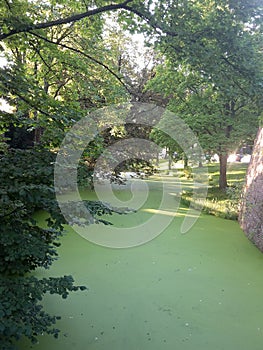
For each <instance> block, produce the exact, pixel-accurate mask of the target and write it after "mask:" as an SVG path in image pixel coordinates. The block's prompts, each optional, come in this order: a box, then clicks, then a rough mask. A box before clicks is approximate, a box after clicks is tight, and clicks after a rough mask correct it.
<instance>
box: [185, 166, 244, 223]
mask: <svg viewBox="0 0 263 350" xmlns="http://www.w3.org/2000/svg"><path fill="white" fill-rule="evenodd" d="M247 166H248V165H247V164H242V163H234V164H229V165H228V171H227V181H228V186H229V187H228V189H227V190H226V191H221V190H220V189H219V186H218V181H219V164H208V166H207V168H208V173H209V187H208V193H207V198H206V201H205V203H204V205H203V203H202V205H203V211H204V212H205V213H207V214H211V215H215V216H218V217H222V218H224V219H232V220H236V219H237V218H238V210H239V201H240V196H241V192H242V186H243V183H244V181H245V176H246V171H247ZM182 203H184V204H185V205H187V206H188V205H189V204H190V203H192V204H193V205H194V206H195V207H196V208H198V207H200V203H193V199H192V192H191V191H185V192H184V193H183V195H182Z"/></svg>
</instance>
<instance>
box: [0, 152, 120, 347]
mask: <svg viewBox="0 0 263 350" xmlns="http://www.w3.org/2000/svg"><path fill="white" fill-rule="evenodd" d="M54 160H55V154H54V153H53V152H50V151H49V150H48V149H43V148H39V149H37V148H34V149H29V150H11V149H10V150H8V151H7V153H6V154H2V156H1V159H0V162H1V173H0V193H1V199H0V201H1V203H0V204H1V213H0V220H1V225H0V231H1V232H0V272H1V280H0V282H1V285H0V294H1V297H0V300H1V301H0V313H1V325H0V330H1V341H2V343H1V346H2V347H1V349H11V348H12V345H11V344H12V342H13V341H14V340H18V339H20V338H21V336H22V335H24V336H26V337H28V338H29V339H30V340H32V341H36V337H37V335H38V334H42V333H43V332H46V333H50V334H53V335H54V336H57V335H58V332H59V331H58V330H57V329H55V328H52V327H53V324H54V323H55V321H56V319H57V317H55V316H51V315H49V314H47V313H45V312H44V311H43V307H42V305H41V303H40V302H41V300H42V297H43V294H45V293H51V294H54V293H56V294H59V295H61V296H62V298H66V297H67V295H68V293H69V292H70V291H76V290H79V289H80V290H83V289H85V288H86V287H84V286H74V283H73V282H74V281H73V278H72V277H71V276H64V277H56V278H55V277H54V278H53V277H52V278H49V279H37V278H36V277H33V276H30V275H28V273H30V272H32V271H34V270H35V269H36V268H39V267H41V268H49V267H50V265H51V264H52V262H53V261H54V260H55V259H56V258H57V251H56V250H57V247H58V246H59V245H60V243H59V238H60V236H61V234H62V230H63V224H65V223H66V222H65V219H64V217H63V216H62V215H61V213H60V211H59V208H58V204H57V202H56V198H55V192H54V188H53V162H54ZM70 205H71V208H72V207H73V208H75V210H76V212H74V211H73V212H72V213H71V215H72V220H74V215H75V216H76V215H81V213H78V212H77V211H78V203H70ZM85 205H86V207H87V209H88V210H89V212H90V214H91V218H92V220H89V221H88V222H85V223H86V224H90V223H94V222H97V223H98V222H102V223H104V224H109V222H108V221H106V220H105V219H103V218H100V216H102V215H105V214H111V213H112V212H118V213H124V212H127V210H126V209H125V208H123V209H120V208H111V207H110V206H109V205H107V204H103V203H101V202H93V201H86V202H85ZM37 210H45V211H46V212H47V213H48V214H49V218H48V219H47V223H46V227H39V226H38V225H37V222H36V221H35V220H34V213H35V212H36V211H37ZM75 223H77V224H79V222H78V220H77V219H76V220H75ZM81 223H83V222H81Z"/></svg>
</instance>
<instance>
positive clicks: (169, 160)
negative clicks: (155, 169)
mask: <svg viewBox="0 0 263 350" xmlns="http://www.w3.org/2000/svg"><path fill="white" fill-rule="evenodd" d="M172 163H173V158H172V156H170V154H169V159H168V170H172Z"/></svg>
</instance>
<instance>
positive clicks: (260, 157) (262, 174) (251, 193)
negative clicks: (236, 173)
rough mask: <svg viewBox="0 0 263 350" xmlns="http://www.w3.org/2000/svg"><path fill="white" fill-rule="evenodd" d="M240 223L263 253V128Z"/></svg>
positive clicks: (257, 141) (250, 165) (259, 132)
mask: <svg viewBox="0 0 263 350" xmlns="http://www.w3.org/2000/svg"><path fill="white" fill-rule="evenodd" d="M239 223H240V226H241V228H242V229H243V230H244V232H245V234H246V236H247V237H248V238H249V239H250V240H251V241H252V242H253V243H254V244H255V245H256V246H257V247H258V248H259V249H260V250H261V251H262V252H263V128H260V129H259V131H258V134H257V137H256V140H255V144H254V149H253V154H252V158H251V162H250V164H249V167H248V171H247V177H246V183H245V187H244V192H243V199H242V202H241V208H240V213H239Z"/></svg>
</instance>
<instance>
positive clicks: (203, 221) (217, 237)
mask: <svg viewBox="0 0 263 350" xmlns="http://www.w3.org/2000/svg"><path fill="white" fill-rule="evenodd" d="M151 191H152V192H151V193H152V200H148V201H147V205H146V206H147V208H150V209H154V208H156V205H158V200H157V197H158V189H157V190H156V192H155V190H154V188H152V189H151ZM90 195H91V194H90ZM88 196H89V194H88ZM91 196H92V195H91ZM118 196H119V197H120V198H121V197H122V196H123V198H124V197H125V196H126V197H127V193H125V191H123V193H121V192H119V193H118ZM168 212H169V213H170V212H171V208H169V211H168ZM145 215H149V213H147V211H145V206H144V207H143V210H142V211H141V210H139V211H138V212H137V213H132V214H129V215H128V216H125V217H124V216H121V217H117V216H113V218H112V221H113V222H115V223H116V225H119V226H120V223H121V222H125V223H126V225H131V224H132V222H133V221H134V222H138V221H140V220H142V219H141V218H144V219H143V220H146V219H147V218H146V217H145ZM38 218H39V221H40V222H41V221H42V214H39V217H38ZM183 218H184V208H180V209H179V210H178V211H177V213H176V215H174V216H173V220H172V222H171V224H170V225H169V226H168V227H167V228H166V229H165V230H164V232H162V234H160V235H159V236H158V237H156V238H155V239H153V240H151V241H150V242H148V243H146V244H143V245H140V246H137V247H134V248H126V249H112V248H106V247H102V246H99V245H96V244H93V243H91V242H89V241H88V240H86V239H84V238H82V237H81V236H80V235H78V234H77V233H75V232H74V231H73V230H71V229H69V230H68V232H67V234H66V235H65V236H64V237H63V238H62V245H61V247H60V248H59V260H58V261H56V262H55V263H54V264H53V266H52V268H51V269H50V270H48V271H38V275H39V276H47V275H50V276H61V275H65V274H72V275H73V276H74V279H75V281H76V284H81V285H83V284H84V285H86V286H88V288H89V289H88V290H86V291H83V292H75V293H71V294H70V296H69V297H68V299H66V300H62V299H61V298H59V297H58V296H54V295H47V296H46V297H45V299H44V304H45V307H46V309H47V310H48V311H49V312H50V313H52V314H57V315H61V316H62V319H61V320H60V321H58V324H57V326H58V327H59V328H60V329H61V334H60V336H59V338H58V339H54V338H52V337H50V336H47V335H44V336H42V337H40V338H39V343H38V344H36V345H34V346H33V349H38V350H47V349H50V350H71V349H74V350H86V349H88V350H89V349H90V350H148V349H149V350H162V349H169V350H247V349H251V350H262V348H263V301H262V292H263V278H262V276H263V255H262V254H261V253H260V252H259V251H258V250H257V249H256V248H255V247H254V246H253V245H252V244H251V243H250V242H249V241H248V240H247V238H246V237H245V236H244V234H243V232H242V231H241V230H240V228H239V226H238V223H237V222H234V221H228V220H223V219H220V218H216V217H212V216H207V215H201V216H200V217H199V219H198V221H197V222H196V224H195V225H194V226H193V228H192V229H191V230H190V231H189V232H188V233H187V234H184V235H183V234H181V233H180V225H181V222H182V220H183ZM92 229H93V230H100V229H101V226H100V225H96V226H94V227H93V228H92ZM29 347H30V345H29V344H28V343H26V344H25V343H24V344H23V346H22V349H23V350H26V349H29Z"/></svg>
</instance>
